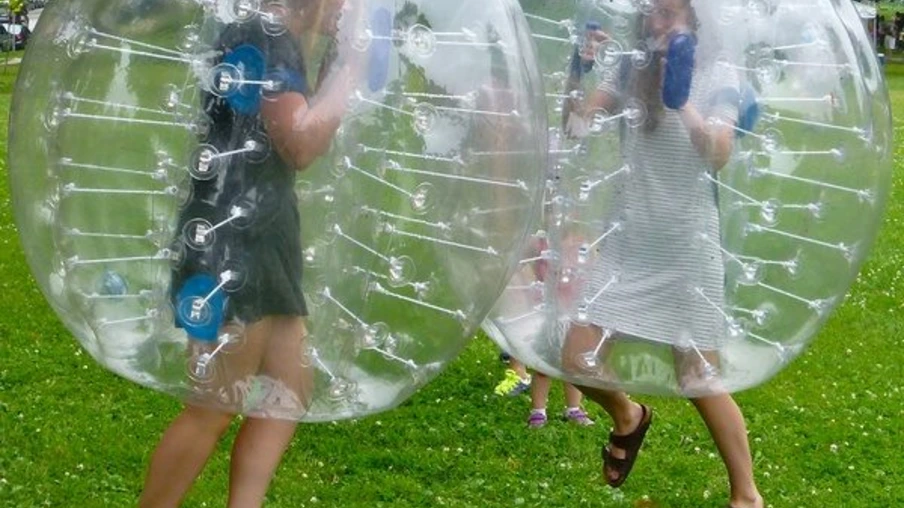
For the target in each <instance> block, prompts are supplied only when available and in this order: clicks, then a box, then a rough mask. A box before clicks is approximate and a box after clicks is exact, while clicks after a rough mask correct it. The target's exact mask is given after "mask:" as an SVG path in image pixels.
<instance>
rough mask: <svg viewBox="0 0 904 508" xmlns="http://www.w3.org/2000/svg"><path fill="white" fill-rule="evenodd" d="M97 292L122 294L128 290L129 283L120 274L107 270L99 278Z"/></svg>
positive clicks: (110, 294) (113, 294) (106, 294)
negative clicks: (98, 289)
mask: <svg viewBox="0 0 904 508" xmlns="http://www.w3.org/2000/svg"><path fill="white" fill-rule="evenodd" d="M99 292H100V294H102V295H105V296H122V295H124V294H127V293H128V292H129V285H128V283H126V280H125V279H124V278H123V277H122V275H119V274H118V273H116V272H114V271H112V270H107V271H105V272H104V274H103V276H102V278H101V281H100V291H99Z"/></svg>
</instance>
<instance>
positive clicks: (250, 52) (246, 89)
mask: <svg viewBox="0 0 904 508" xmlns="http://www.w3.org/2000/svg"><path fill="white" fill-rule="evenodd" d="M266 62H267V60H266V56H265V55H264V53H263V52H262V51H261V50H260V49H259V48H258V47H257V46H255V45H253V44H242V45H240V46H236V47H235V48H233V50H232V51H230V52H229V53H227V54H226V56H225V57H224V58H223V63H226V64H230V65H234V66H235V67H236V68H237V69H238V70H239V72H241V78H242V80H243V81H262V80H263V79H264V73H265V72H266V68H267V63H266ZM226 102H227V103H228V104H229V106H231V107H232V109H233V110H235V111H236V112H237V113H240V114H243V115H254V114H256V113H257V112H258V111H259V110H260V106H261V85H259V84H243V85H241V86H239V87H236V89H235V90H234V91H233V92H232V93H230V94H228V95H227V96H226Z"/></svg>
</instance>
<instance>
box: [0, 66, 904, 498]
mask: <svg viewBox="0 0 904 508" xmlns="http://www.w3.org/2000/svg"><path fill="white" fill-rule="evenodd" d="M13 79H14V70H13V71H10V70H7V71H6V72H5V73H2V72H0V111H2V113H3V117H4V118H5V117H6V115H7V113H8V111H9V106H10V90H11V86H12V82H13ZM889 79H890V86H891V88H892V100H893V102H894V110H895V111H897V112H899V119H898V120H897V121H896V122H895V126H896V127H895V128H896V130H899V129H901V127H902V126H904V124H902V120H901V118H904V67H892V68H890V69H889ZM6 128H7V126H6V122H3V124H2V126H0V138H2V139H5V138H6ZM3 150H4V152H5V146H4V147H3ZM895 154H896V157H895V161H896V166H900V165H901V164H902V163H901V159H900V157H901V156H902V155H904V145H900V148H898V149H897V150H896V152H895ZM2 155H3V157H2V158H0V164H2V168H0V173H2V175H3V184H2V185H0V288H2V291H0V309H2V313H0V506H2V507H7V506H9V507H17V508H19V507H23V508H24V507H32V506H60V507H70V506H81V507H125V506H132V505H134V502H135V499H136V498H137V496H138V493H139V491H140V488H141V484H142V479H143V474H144V467H145V463H146V460H147V458H148V455H149V454H150V452H151V450H152V448H153V446H154V444H155V443H156V440H157V438H158V437H159V435H160V433H161V432H162V431H163V429H164V428H165V427H166V425H167V424H168V423H169V421H170V419H171V418H172V417H173V416H174V415H175V414H176V413H177V411H178V410H179V404H178V403H177V401H175V400H173V399H170V398H168V397H165V396H163V395H160V394H157V393H155V392H152V391H150V390H147V389H143V388H139V387H137V386H135V385H133V384H131V383H128V382H126V381H123V380H121V379H119V378H117V377H114V376H113V375H112V374H109V373H107V372H106V371H104V370H102V369H101V368H99V367H98V366H97V365H96V364H95V363H94V362H93V360H91V359H90V358H89V357H88V356H87V355H86V354H84V353H82V352H81V351H80V348H79V347H78V345H77V343H76V341H75V340H74V339H72V337H71V336H70V335H69V333H68V332H67V331H66V330H65V329H64V328H63V327H62V325H61V324H60V323H59V322H58V321H57V319H56V317H55V316H54V314H53V312H52V311H51V310H50V308H49V307H48V306H47V305H46V304H45V303H44V299H43V297H42V295H41V294H40V293H39V292H38V290H37V288H36V286H35V284H34V282H33V281H32V278H31V276H30V274H29V271H28V268H27V266H26V264H25V260H24V257H23V255H22V252H21V251H20V248H19V242H18V238H17V236H16V230H15V227H14V225H13V221H12V215H11V209H10V202H9V195H8V188H7V185H6V171H5V169H6V167H5V164H6V160H5V159H6V157H5V153H4V154H2ZM896 169H898V170H899V171H900V169H901V168H900V167H896ZM894 185H895V187H894V189H893V193H892V196H891V199H890V206H889V209H888V219H887V221H886V226H885V229H884V231H883V233H882V235H881V236H880V238H879V241H878V245H877V246H876V249H875V250H874V251H873V255H872V257H871V260H870V261H869V263H868V264H867V265H866V267H865V268H864V271H863V274H862V276H861V278H860V280H859V281H858V282H857V284H856V286H855V288H854V290H853V292H852V295H851V297H850V298H849V299H848V301H847V303H846V304H845V305H844V306H843V307H842V308H841V309H840V310H839V311H838V312H837V313H836V314H835V315H834V317H833V318H832V319H831V321H830V323H829V325H828V326H827V328H825V329H824V330H823V331H822V333H821V334H820V335H819V337H818V339H817V341H816V342H815V344H814V345H813V347H812V348H811V349H810V350H809V351H808V352H807V353H806V354H805V355H804V356H803V357H802V358H800V359H799V360H798V361H797V362H796V363H794V364H793V365H792V366H791V367H790V368H789V369H787V370H786V371H785V372H784V373H782V374H781V375H779V376H778V378H776V379H775V380H773V381H772V382H771V383H769V384H768V385H766V386H764V387H761V388H759V389H756V390H752V391H749V392H745V393H742V394H740V395H738V397H737V398H738V401H739V402H740V404H741V405H742V407H743V408H744V410H745V412H746V415H747V417H748V423H749V430H750V438H751V442H752V446H753V452H754V454H755V463H756V475H757V480H758V482H759V485H760V488H761V490H762V492H763V494H764V495H765V497H766V499H767V502H768V504H769V505H770V506H773V507H786V506H787V507H807V508H809V507H849V506H857V507H859V506H868V507H873V506H875V507H893V506H904V479H902V477H904V458H902V456H901V452H902V450H904V448H902V445H901V442H902V439H904V424H902V419H904V390H902V387H901V386H902V384H904V383H902V381H904V375H902V370H904V369H902V368H901V364H904V347H902V346H904V343H902V342H904V340H902V328H904V294H902V295H898V293H897V285H898V284H902V286H904V282H902V277H904V254H902V248H901V245H902V244H904V229H902V227H901V226H902V224H901V221H902V220H904V194H902V192H904V180H902V176H901V174H900V172H899V173H898V174H897V175H896V176H895V179H894ZM902 291H904V287H902ZM501 374H502V366H501V365H500V364H499V363H498V361H497V360H496V350H495V348H494V347H493V346H492V345H491V343H490V342H489V341H488V340H486V339H483V338H478V339H476V340H474V341H473V342H472V343H471V344H470V345H469V347H468V348H467V349H466V350H465V352H464V353H463V354H462V355H461V356H460V357H459V358H458V359H457V360H456V361H455V362H454V363H453V364H452V365H451V366H450V367H449V368H448V370H447V371H446V372H445V373H444V374H443V375H442V376H441V377H440V378H439V379H437V380H436V381H435V382H433V383H432V384H430V385H428V386H427V387H426V388H425V389H423V390H422V391H421V392H419V393H418V394H417V395H415V396H414V397H413V398H412V399H410V400H409V401H408V402H407V403H406V404H404V405H403V406H402V407H401V408H399V409H398V410H395V411H392V412H389V413H385V414H382V415H379V416H375V417H371V418H367V419H364V420H360V421H354V422H344V423H336V424H317V425H303V426H301V427H300V428H299V431H298V436H297V438H296V439H295V441H294V443H293V446H292V449H291V450H290V451H289V453H288V454H287V455H286V458H285V461H284V463H283V465H282V467H281V469H280V471H279V474H278V476H277V478H276V480H275V482H274V484H273V486H272V489H271V492H270V497H269V506H274V507H291V508H296V507H301V506H327V507H333V506H336V507H339V506H343V507H346V506H348V507H357V506H362V507H365V506H366V507H374V506H377V507H379V506H387V507H407V506H411V507H426V506H475V507H485V506H500V507H510V506H551V507H564V506H622V507H627V506H642V507H659V506H662V507H665V506H673V507H685V506H686V507H722V506H724V505H725V502H726V500H727V483H726V477H725V473H724V471H723V468H722V465H721V462H720V460H719V459H718V458H717V456H716V451H715V448H714V446H713V445H712V443H711V441H710V440H709V437H708V434H707V432H706V429H705V428H704V426H703V424H702V422H701V421H700V420H699V418H698V417H697V416H696V413H695V412H693V410H692V409H691V407H690V406H689V405H688V404H687V403H686V402H683V401H680V400H666V399H645V400H647V401H649V402H651V403H652V404H653V405H654V406H655V408H656V410H657V412H658V413H657V414H658V416H657V420H656V422H655V424H654V427H653V430H652V431H651V433H650V435H649V437H648V442H647V443H648V444H647V446H646V448H645V450H644V453H643V454H642V455H641V458H640V460H639V462H638V464H637V467H636V469H635V471H634V473H633V475H632V478H631V480H630V481H629V482H628V483H627V484H626V486H625V487H624V488H623V489H622V490H620V491H613V490H611V489H609V488H608V487H605V486H604V485H603V483H602V482H601V481H600V474H599V468H600V462H599V447H600V445H601V444H602V443H603V439H604V436H605V433H606V431H607V430H608V424H607V423H606V421H605V420H604V419H603V418H600V420H601V421H600V425H599V426H597V427H596V428H592V429H579V428H574V427H569V426H566V425H565V424H562V423H558V422H552V423H551V425H549V426H548V427H546V428H545V429H543V430H540V431H533V432H529V431H528V430H527V429H526V427H525V424H524V422H525V419H526V416H527V410H528V401H527V399H526V398H519V399H514V400H513V399H500V398H498V397H494V396H493V395H492V389H493V387H494V385H495V383H496V382H497V381H498V380H499V379H500V377H501ZM561 404H562V396H561V389H560V388H559V387H558V386H556V387H555V389H554V391H553V394H552V399H551V405H550V411H552V412H558V411H559V410H560V409H561ZM591 412H592V413H593V414H594V415H595V416H597V417H600V413H599V411H598V410H597V409H596V408H591ZM231 437H232V435H230V436H229V437H228V438H227V439H226V440H224V442H223V444H222V448H221V449H220V450H219V452H218V453H217V454H216V455H215V457H214V458H213V460H212V461H211V463H210V464H209V466H208V468H207V470H206V471H205V472H204V474H203V475H202V477H201V478H200V480H199V481H198V483H197V485H196V487H195V489H194V490H193V491H192V493H191V495H190V497H189V499H188V501H187V503H186V506H189V507H202V506H210V507H218V506H223V505H224V500H225V486H226V484H227V476H228V449H229V445H230V444H231Z"/></svg>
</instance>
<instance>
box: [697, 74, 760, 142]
mask: <svg viewBox="0 0 904 508" xmlns="http://www.w3.org/2000/svg"><path fill="white" fill-rule="evenodd" d="M709 105H710V107H719V106H721V105H728V106H731V107H736V108H738V122H737V126H738V129H737V131H736V134H735V135H736V137H737V138H739V139H740V138H743V137H744V136H746V135H747V133H749V132H753V129H755V128H756V124H757V122H759V120H760V116H761V115H762V109H761V108H760V103H759V100H758V99H757V96H756V91H755V90H754V89H753V88H752V87H751V86H750V85H747V84H744V85H742V86H741V90H740V91H738V89H737V88H734V87H725V88H722V89H719V90H718V91H717V92H716V93H714V94H713V96H712V99H711V100H710V101H709Z"/></svg>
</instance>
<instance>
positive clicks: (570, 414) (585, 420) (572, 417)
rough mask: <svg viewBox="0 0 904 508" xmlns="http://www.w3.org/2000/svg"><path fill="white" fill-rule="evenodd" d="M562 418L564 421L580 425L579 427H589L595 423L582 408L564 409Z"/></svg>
mask: <svg viewBox="0 0 904 508" xmlns="http://www.w3.org/2000/svg"><path fill="white" fill-rule="evenodd" d="M562 419H563V420H565V421H566V422H571V423H575V424H577V425H580V426H581V427H589V426H591V425H595V424H596V422H594V421H593V420H591V419H590V417H589V416H587V413H585V412H584V410H583V409H580V408H578V409H567V410H565V413H564V414H563V415H562Z"/></svg>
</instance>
